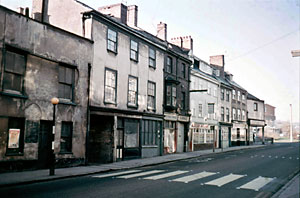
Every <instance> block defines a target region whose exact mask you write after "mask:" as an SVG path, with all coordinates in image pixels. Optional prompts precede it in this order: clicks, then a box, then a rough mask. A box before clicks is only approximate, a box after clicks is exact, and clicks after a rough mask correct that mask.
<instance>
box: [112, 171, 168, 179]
mask: <svg viewBox="0 0 300 198" xmlns="http://www.w3.org/2000/svg"><path fill="white" fill-rule="evenodd" d="M161 172H164V170H152V171H146V172H142V173H136V174H131V175H124V176H119V177H117V178H122V179H129V178H134V177H140V176H145V175H151V174H155V173H161Z"/></svg>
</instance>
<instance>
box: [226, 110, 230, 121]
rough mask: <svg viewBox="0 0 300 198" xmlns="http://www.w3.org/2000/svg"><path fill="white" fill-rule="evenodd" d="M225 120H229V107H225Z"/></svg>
mask: <svg viewBox="0 0 300 198" xmlns="http://www.w3.org/2000/svg"><path fill="white" fill-rule="evenodd" d="M226 122H229V109H228V108H226Z"/></svg>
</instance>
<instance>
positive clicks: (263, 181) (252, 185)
mask: <svg viewBox="0 0 300 198" xmlns="http://www.w3.org/2000/svg"><path fill="white" fill-rule="evenodd" d="M274 179H275V178H268V177H261V176H259V177H258V178H256V179H254V180H252V181H250V182H248V183H246V184H244V185H242V186H240V187H237V189H241V188H242V189H250V190H255V191H259V189H261V188H262V187H264V186H265V185H267V184H268V183H270V182H271V181H273V180H274Z"/></svg>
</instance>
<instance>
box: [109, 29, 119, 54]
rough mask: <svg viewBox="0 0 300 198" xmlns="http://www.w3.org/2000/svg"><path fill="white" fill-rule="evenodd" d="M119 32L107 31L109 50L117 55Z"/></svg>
mask: <svg viewBox="0 0 300 198" xmlns="http://www.w3.org/2000/svg"><path fill="white" fill-rule="evenodd" d="M117 39H118V35H117V32H115V31H113V30H111V29H107V50H109V51H112V52H115V53H117Z"/></svg>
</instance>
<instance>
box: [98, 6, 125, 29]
mask: <svg viewBox="0 0 300 198" xmlns="http://www.w3.org/2000/svg"><path fill="white" fill-rule="evenodd" d="M98 11H99V12H101V13H102V14H106V15H110V16H113V17H115V18H116V19H118V20H119V21H120V22H121V23H123V24H126V23H127V6H126V5H124V4H122V3H119V4H114V5H109V6H104V7H100V8H98Z"/></svg>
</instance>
